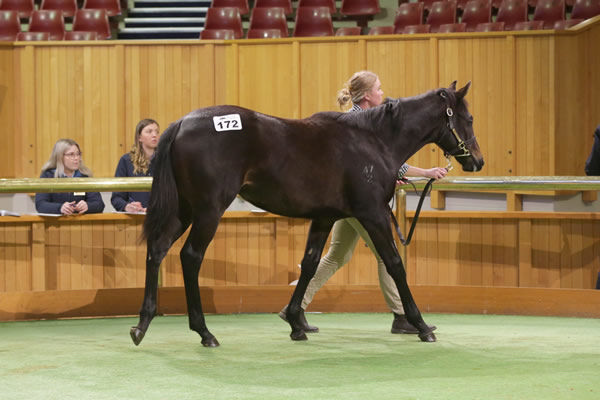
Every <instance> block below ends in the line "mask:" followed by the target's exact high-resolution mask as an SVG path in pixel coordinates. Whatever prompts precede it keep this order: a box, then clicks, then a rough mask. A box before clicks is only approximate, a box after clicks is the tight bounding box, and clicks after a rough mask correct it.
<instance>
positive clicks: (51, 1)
mask: <svg viewBox="0 0 600 400" xmlns="http://www.w3.org/2000/svg"><path fill="white" fill-rule="evenodd" d="M40 10H60V11H62V13H63V17H68V18H72V17H73V15H75V11H77V0H42V4H41V5H40Z"/></svg>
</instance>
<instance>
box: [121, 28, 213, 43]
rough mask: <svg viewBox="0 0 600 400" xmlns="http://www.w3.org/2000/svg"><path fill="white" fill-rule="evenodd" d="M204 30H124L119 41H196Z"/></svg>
mask: <svg viewBox="0 0 600 400" xmlns="http://www.w3.org/2000/svg"><path fill="white" fill-rule="evenodd" d="M202 29H203V28H197V27H194V28H193V27H188V28H185V27H180V28H165V27H162V28H123V29H120V30H119V39H196V40H200V39H199V38H200V32H202Z"/></svg>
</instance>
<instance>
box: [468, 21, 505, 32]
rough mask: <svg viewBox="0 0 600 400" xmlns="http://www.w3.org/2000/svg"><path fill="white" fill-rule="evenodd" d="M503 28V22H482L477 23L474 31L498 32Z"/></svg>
mask: <svg viewBox="0 0 600 400" xmlns="http://www.w3.org/2000/svg"><path fill="white" fill-rule="evenodd" d="M503 30H504V22H484V23H482V24H477V27H475V32H498V31H503Z"/></svg>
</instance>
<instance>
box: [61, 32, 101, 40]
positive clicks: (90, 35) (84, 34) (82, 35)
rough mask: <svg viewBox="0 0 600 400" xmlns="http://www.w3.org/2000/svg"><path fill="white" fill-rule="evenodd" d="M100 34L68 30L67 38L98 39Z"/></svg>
mask: <svg viewBox="0 0 600 400" xmlns="http://www.w3.org/2000/svg"><path fill="white" fill-rule="evenodd" d="M97 38H98V34H97V33H96V32H89V31H66V32H65V40H96V39H97Z"/></svg>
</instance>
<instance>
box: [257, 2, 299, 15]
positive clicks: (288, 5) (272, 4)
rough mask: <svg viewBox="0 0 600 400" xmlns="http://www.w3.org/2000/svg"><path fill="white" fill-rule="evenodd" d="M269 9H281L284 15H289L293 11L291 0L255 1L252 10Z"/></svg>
mask: <svg viewBox="0 0 600 400" xmlns="http://www.w3.org/2000/svg"><path fill="white" fill-rule="evenodd" d="M270 7H281V8H283V10H284V12H285V15H290V14H291V13H292V12H293V11H294V10H293V9H292V0H256V1H255V2H254V8H270Z"/></svg>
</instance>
